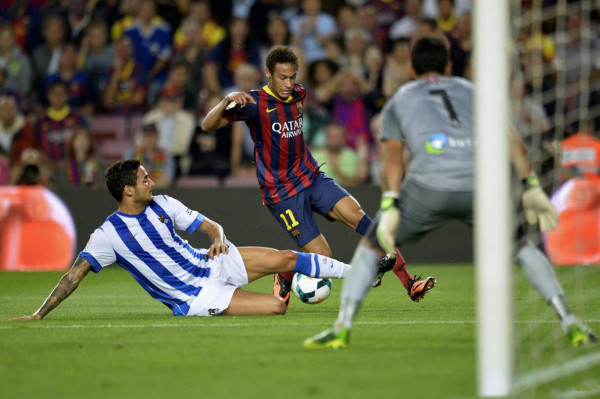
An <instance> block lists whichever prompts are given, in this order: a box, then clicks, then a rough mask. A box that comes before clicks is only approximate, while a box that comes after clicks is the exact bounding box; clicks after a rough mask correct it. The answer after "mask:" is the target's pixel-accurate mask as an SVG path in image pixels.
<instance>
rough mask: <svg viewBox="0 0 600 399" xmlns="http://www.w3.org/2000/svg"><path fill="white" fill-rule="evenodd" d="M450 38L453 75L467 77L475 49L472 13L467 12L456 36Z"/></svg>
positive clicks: (462, 17)
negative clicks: (467, 70) (469, 62)
mask: <svg viewBox="0 0 600 399" xmlns="http://www.w3.org/2000/svg"><path fill="white" fill-rule="evenodd" d="M449 38H450V61H451V62H452V75H454V76H465V69H466V68H467V63H468V61H469V59H470V58H471V49H472V48H473V38H472V35H471V13H470V12H465V13H464V14H462V15H461V16H460V18H459V19H458V23H457V25H456V29H455V30H454V34H453V35H452V36H450V37H449Z"/></svg>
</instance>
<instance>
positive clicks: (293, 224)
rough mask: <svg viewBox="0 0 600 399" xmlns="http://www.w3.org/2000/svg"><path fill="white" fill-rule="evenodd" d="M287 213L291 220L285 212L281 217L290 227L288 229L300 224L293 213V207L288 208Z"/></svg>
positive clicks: (286, 225)
mask: <svg viewBox="0 0 600 399" xmlns="http://www.w3.org/2000/svg"><path fill="white" fill-rule="evenodd" d="M285 214H287V215H288V217H289V219H290V220H289V222H288V218H286V217H285V215H284V214H283V213H280V214H279V217H280V218H281V220H283V223H285V227H286V228H287V229H288V231H289V230H291V229H292V228H294V227H296V226H298V225H299V224H300V223H298V221H297V220H296V218H295V217H294V214H293V213H292V210H291V209H286V210H285ZM290 222H291V223H290Z"/></svg>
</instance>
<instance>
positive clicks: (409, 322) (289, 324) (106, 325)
mask: <svg viewBox="0 0 600 399" xmlns="http://www.w3.org/2000/svg"><path fill="white" fill-rule="evenodd" d="M586 321H587V322H588V323H600V320H586ZM517 323H518V324H522V323H536V324H558V321H550V320H520V321H518V322H517ZM354 324H355V325H362V326H385V325H389V326H395V325H461V324H467V325H472V324H476V323H475V321H474V320H395V321H357V322H355V323H354ZM323 325H324V323H322V322H282V323H277V322H276V323H264V322H257V323H252V322H248V323H237V322H234V323H228V322H226V321H224V322H222V323H203V322H199V323H197V324H189V323H151V324H113V323H103V324H93V323H91V324H45V323H44V322H43V321H35V322H34V321H30V322H14V324H11V325H2V326H0V330H9V329H13V328H18V327H26V328H32V329H85V328H212V327H227V328H230V327H244V328H245V327H273V326H281V327H299V326H323Z"/></svg>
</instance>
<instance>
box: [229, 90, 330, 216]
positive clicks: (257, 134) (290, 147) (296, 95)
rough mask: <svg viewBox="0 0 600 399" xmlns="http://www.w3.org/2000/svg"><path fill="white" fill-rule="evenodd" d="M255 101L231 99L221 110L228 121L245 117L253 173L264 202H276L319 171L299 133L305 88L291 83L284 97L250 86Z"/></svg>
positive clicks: (295, 190) (305, 185)
mask: <svg viewBox="0 0 600 399" xmlns="http://www.w3.org/2000/svg"><path fill="white" fill-rule="evenodd" d="M249 94H250V96H252V98H254V100H255V101H256V104H251V103H247V104H246V105H245V106H243V107H241V106H240V105H238V104H235V103H231V104H229V106H228V107H227V109H226V110H225V112H224V113H223V116H224V117H225V118H227V120H229V122H230V123H233V122H235V121H245V122H246V124H247V125H248V127H249V128H250V132H251V134H252V139H253V140H254V160H255V162H256V176H257V178H258V183H259V185H260V189H261V191H262V196H263V201H264V203H265V204H267V205H270V204H276V203H278V202H280V201H282V200H285V199H288V198H290V197H293V196H294V195H296V194H297V193H299V192H300V191H302V190H304V189H305V188H307V187H308V186H310V185H311V184H312V183H313V182H314V181H315V179H316V178H317V175H318V173H319V165H318V164H317V162H316V161H315V160H314V158H313V157H312V155H311V153H310V151H309V149H308V147H307V146H306V143H305V141H304V134H303V133H302V123H303V112H302V108H303V104H304V97H305V96H306V90H304V87H302V85H300V84H295V85H294V88H293V89H292V93H291V94H290V96H289V97H288V98H286V99H285V100H282V99H280V98H279V97H277V95H275V94H274V93H273V92H272V91H271V89H269V87H268V86H265V87H263V88H262V89H261V90H253V91H251V92H250V93H249Z"/></svg>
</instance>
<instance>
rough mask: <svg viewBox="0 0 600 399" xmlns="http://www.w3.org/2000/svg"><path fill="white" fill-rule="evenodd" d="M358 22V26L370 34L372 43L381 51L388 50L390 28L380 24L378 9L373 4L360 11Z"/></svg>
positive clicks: (358, 12) (361, 8)
mask: <svg viewBox="0 0 600 399" xmlns="http://www.w3.org/2000/svg"><path fill="white" fill-rule="evenodd" d="M357 20H358V24H357V26H359V27H360V28H362V29H363V30H365V31H366V32H369V33H370V35H371V42H372V43H374V44H375V45H377V46H378V47H379V49H380V50H381V51H384V50H387V48H388V47H387V45H388V40H389V39H388V31H389V26H385V25H381V24H379V23H378V21H377V9H376V7H375V6H374V5H373V4H372V3H369V4H367V5H365V6H364V7H360V8H359V9H358V11H357Z"/></svg>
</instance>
